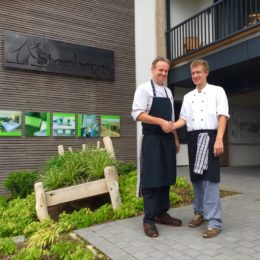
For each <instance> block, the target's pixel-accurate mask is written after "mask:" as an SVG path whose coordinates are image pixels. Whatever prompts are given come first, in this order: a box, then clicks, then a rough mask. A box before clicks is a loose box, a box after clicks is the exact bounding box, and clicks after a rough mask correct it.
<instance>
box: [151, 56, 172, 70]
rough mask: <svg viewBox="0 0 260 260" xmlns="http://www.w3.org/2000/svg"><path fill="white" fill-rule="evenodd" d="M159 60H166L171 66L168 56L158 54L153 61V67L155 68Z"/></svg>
mask: <svg viewBox="0 0 260 260" xmlns="http://www.w3.org/2000/svg"><path fill="white" fill-rule="evenodd" d="M159 61H163V62H166V63H168V65H169V67H170V66H171V62H170V61H169V60H168V59H167V58H164V57H161V56H157V57H156V58H155V59H154V60H153V62H152V68H154V67H155V66H156V64H157V63H158V62H159Z"/></svg>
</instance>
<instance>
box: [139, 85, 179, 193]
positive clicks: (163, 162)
mask: <svg viewBox="0 0 260 260" xmlns="http://www.w3.org/2000/svg"><path fill="white" fill-rule="evenodd" d="M151 84H152V88H153V94H154V97H153V102H152V106H151V110H150V112H149V115H151V116H154V117H160V118H163V119H165V120H167V121H171V120H172V113H173V111H172V104H171V100H170V98H169V97H168V95H167V92H166V90H165V93H166V96H167V97H156V93H155V87H154V84H153V82H152V81H151ZM142 126H143V140H142V148H141V169H140V170H141V183H140V187H141V188H158V187H163V186H169V185H171V184H174V183H175V181H176V147H175V140H174V135H173V133H168V134H166V133H164V132H163V131H162V129H161V127H160V126H158V125H151V124H146V123H142Z"/></svg>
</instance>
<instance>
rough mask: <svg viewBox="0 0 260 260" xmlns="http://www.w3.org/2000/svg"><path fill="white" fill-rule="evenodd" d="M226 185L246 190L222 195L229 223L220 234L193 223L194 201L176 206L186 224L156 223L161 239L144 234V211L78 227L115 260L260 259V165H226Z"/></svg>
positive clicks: (183, 172)
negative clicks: (206, 233)
mask: <svg viewBox="0 0 260 260" xmlns="http://www.w3.org/2000/svg"><path fill="white" fill-rule="evenodd" d="M178 175H179V176H187V177H188V168H187V167H178ZM221 188H222V189H228V190H234V191H239V192H241V194H239V195H235V196H230V197H225V198H223V199H221V203H222V219H223V224H224V227H223V230H222V232H221V233H220V235H219V236H217V237H215V238H211V239H205V238H203V237H202V236H201V233H202V232H203V231H204V230H205V228H206V224H203V225H202V226H200V227H198V228H189V227H188V222H189V221H190V218H191V217H192V214H193V210H192V206H185V207H180V208H176V209H171V210H170V214H171V215H172V216H176V217H177V218H180V219H182V220H183V226H182V227H169V226H165V225H157V227H158V231H159V233H160V236H159V237H157V238H149V237H147V236H145V235H144V232H143V227H142V216H138V217H134V218H129V219H125V220H119V221H114V222H110V223H106V224H101V225H96V226H92V227H89V228H84V229H80V230H77V231H75V232H76V233H77V234H78V235H80V236H81V237H82V238H84V239H86V240H87V241H89V242H90V243H91V244H92V245H94V246H95V247H97V248H98V249H100V250H101V251H103V252H104V253H105V254H106V255H107V256H109V257H110V258H112V259H114V260H128V259H157V260H159V259H163V260H166V259H180V260H186V259H187V260H191V259H198V260H204V259H205V260H210V259H219V260H229V259H240V260H251V259H260V225H259V222H260V166H255V167H225V168H222V173H221Z"/></svg>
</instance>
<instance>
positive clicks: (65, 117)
mask: <svg viewBox="0 0 260 260" xmlns="http://www.w3.org/2000/svg"><path fill="white" fill-rule="evenodd" d="M53 136H75V114H65V113H53Z"/></svg>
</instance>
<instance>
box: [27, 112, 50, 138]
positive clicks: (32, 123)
mask: <svg viewBox="0 0 260 260" xmlns="http://www.w3.org/2000/svg"><path fill="white" fill-rule="evenodd" d="M50 125H51V120H50V113H49V112H25V136H50Z"/></svg>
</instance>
